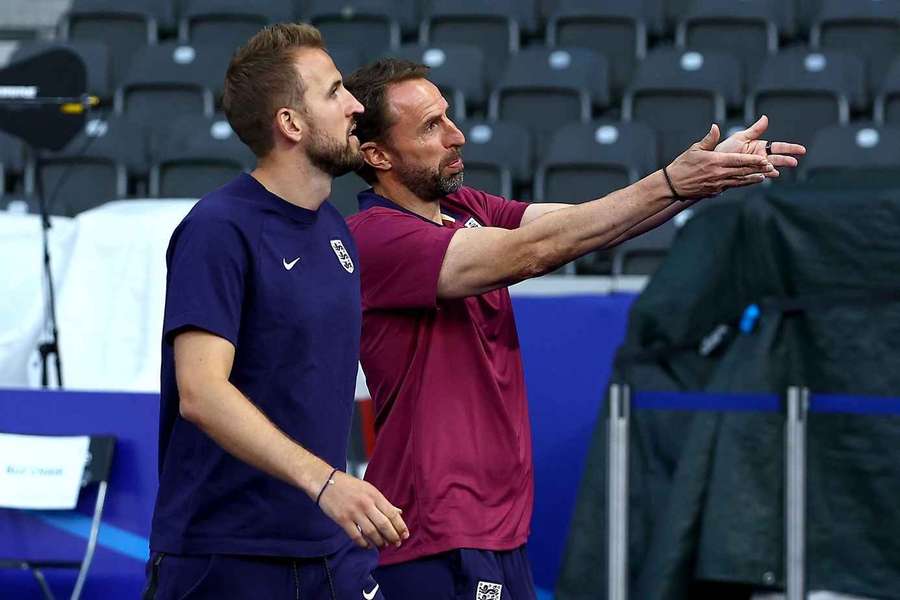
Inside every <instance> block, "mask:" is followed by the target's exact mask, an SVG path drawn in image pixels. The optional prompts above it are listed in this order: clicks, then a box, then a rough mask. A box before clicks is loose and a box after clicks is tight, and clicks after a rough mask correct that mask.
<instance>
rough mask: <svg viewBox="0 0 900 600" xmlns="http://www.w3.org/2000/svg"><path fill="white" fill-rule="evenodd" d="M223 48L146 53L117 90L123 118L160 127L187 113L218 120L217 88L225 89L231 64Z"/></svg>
mask: <svg viewBox="0 0 900 600" xmlns="http://www.w3.org/2000/svg"><path fill="white" fill-rule="evenodd" d="M226 52H227V49H224V48H223V47H222V46H211V45H205V44H204V45H187V44H179V43H177V42H170V43H166V44H160V45H158V46H148V47H146V48H142V49H141V50H139V51H138V52H137V54H136V55H135V57H134V62H133V64H132V68H131V71H130V72H129V75H128V78H127V79H126V80H125V82H124V83H123V84H122V86H121V87H120V88H119V89H118V90H116V94H115V97H114V99H113V108H114V110H115V112H116V113H117V114H120V115H125V116H134V117H137V118H140V119H141V120H142V121H144V122H145V123H147V124H148V126H151V127H155V126H156V124H158V123H165V122H167V121H169V120H171V119H172V118H173V117H176V116H179V115H182V114H202V115H212V113H213V112H214V110H215V90H214V89H213V88H212V87H211V86H214V85H217V86H221V85H222V81H223V79H224V76H225V70H226V69H227V65H228V62H227V60H228V55H227V54H226Z"/></svg>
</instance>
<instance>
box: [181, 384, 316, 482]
mask: <svg viewBox="0 0 900 600" xmlns="http://www.w3.org/2000/svg"><path fill="white" fill-rule="evenodd" d="M182 395H183V396H184V394H182ZM182 403H183V405H187V406H190V407H191V408H190V409H189V410H185V409H184V406H183V408H182V413H183V416H184V417H185V418H186V419H187V420H189V421H191V422H193V423H194V424H195V425H197V426H198V427H200V429H202V430H203V431H204V432H205V433H206V434H207V435H209V436H210V437H211V438H212V439H213V440H214V441H215V442H216V443H217V444H219V445H220V446H222V448H224V449H225V450H226V451H227V452H228V453H229V454H232V455H233V456H235V457H237V458H238V459H240V460H242V461H244V462H245V463H247V464H249V465H252V466H254V467H256V468H257V469H260V470H261V471H264V472H266V473H268V474H269V475H271V476H273V477H277V478H278V479H281V480H282V481H285V482H287V483H289V484H291V485H293V486H296V487H298V488H300V489H302V490H303V491H304V492H306V494H307V495H308V496H310V497H311V498H314V497H315V495H316V494H317V493H318V490H319V489H320V488H321V486H322V484H323V483H324V482H325V479H326V478H327V477H328V473H329V472H330V471H331V467H330V466H329V465H328V464H327V463H326V462H325V461H323V460H322V459H320V458H318V457H317V456H315V455H314V454H313V453H311V452H309V451H308V450H306V449H305V448H303V447H302V446H300V444H298V443H297V442H295V441H294V440H292V439H291V438H289V437H288V436H287V435H285V434H284V433H283V432H282V431H281V430H280V429H278V428H277V427H276V426H275V425H274V424H273V423H272V422H271V421H270V420H269V419H268V418H267V417H266V416H265V415H264V414H263V413H262V412H261V411H260V410H259V409H258V408H257V407H256V406H255V405H254V404H253V403H252V402H250V400H248V399H247V398H246V397H245V396H244V395H243V394H241V392H240V391H238V389H237V388H236V387H234V386H233V385H232V384H231V383H229V382H228V381H217V382H210V383H209V384H207V385H205V386H203V389H201V390H198V391H194V392H192V393H191V397H190V400H189V402H185V399H184V397H183V398H182Z"/></svg>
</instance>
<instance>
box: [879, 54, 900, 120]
mask: <svg viewBox="0 0 900 600" xmlns="http://www.w3.org/2000/svg"><path fill="white" fill-rule="evenodd" d="M873 113H874V116H875V120H876V121H877V122H879V123H882V124H887V125H900V58H898V59H897V60H894V63H893V64H892V65H891V68H890V69H889V70H888V73H887V75H886V76H885V78H884V81H883V82H882V84H881V87H880V88H879V90H878V95H877V96H876V97H875V106H874V109H873Z"/></svg>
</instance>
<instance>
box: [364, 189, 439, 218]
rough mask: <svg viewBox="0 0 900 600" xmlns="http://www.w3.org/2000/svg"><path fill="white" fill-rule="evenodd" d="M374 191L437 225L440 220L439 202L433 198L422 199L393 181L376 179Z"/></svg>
mask: <svg viewBox="0 0 900 600" xmlns="http://www.w3.org/2000/svg"><path fill="white" fill-rule="evenodd" d="M372 189H374V190H375V193H376V194H378V195H379V196H381V197H383V198H387V199H388V200H390V201H391V202H393V203H394V204H396V205H398V206H401V207H403V208H405V209H406V210H408V211H409V212H412V213H415V214H417V215H419V216H420V217H422V218H423V219H428V220H429V221H432V222H434V223H437V224H438V225H443V222H442V221H441V203H440V202H437V201H434V200H423V199H421V198H419V197H418V196H416V195H415V194H414V193H413V192H412V191H410V189H409V188H408V187H406V186H404V185H401V184H399V183H396V182H394V181H382V180H379V181H376V182H375V183H374V184H373V185H372Z"/></svg>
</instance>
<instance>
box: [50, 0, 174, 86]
mask: <svg viewBox="0 0 900 600" xmlns="http://www.w3.org/2000/svg"><path fill="white" fill-rule="evenodd" d="M171 18H172V16H171V5H167V4H163V3H160V2H158V1H157V0H73V2H72V7H71V8H70V9H69V12H68V13H66V14H65V15H63V17H62V18H61V19H60V23H59V36H60V39H62V40H63V41H81V40H91V41H100V42H103V43H104V44H106V45H107V47H108V48H109V58H110V69H111V72H110V76H111V78H112V81H113V82H120V81H122V80H123V79H124V77H125V74H126V73H127V72H128V69H129V66H130V64H131V59H132V57H133V56H134V54H135V52H137V50H138V49H139V48H141V47H143V46H146V45H148V44H155V43H156V42H157V39H158V37H159V27H160V23H161V22H163V23H165V22H166V21H168V20H170V19H171ZM114 85H115V83H114Z"/></svg>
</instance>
